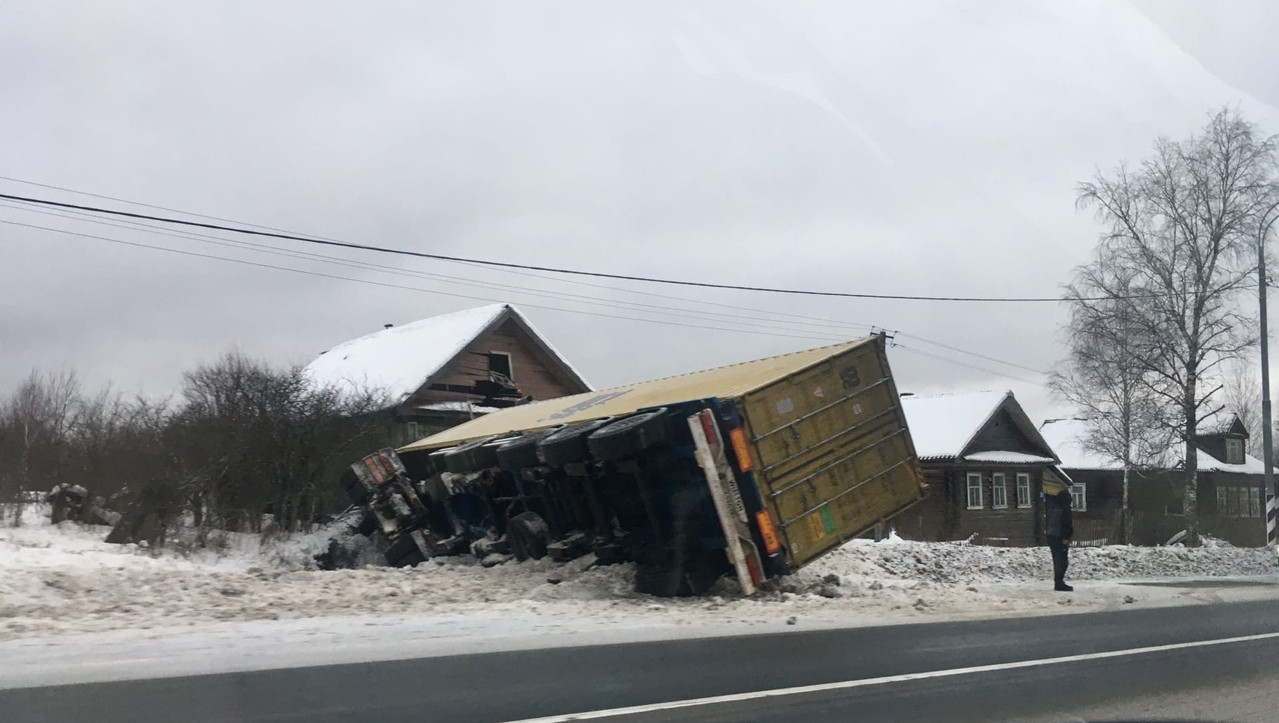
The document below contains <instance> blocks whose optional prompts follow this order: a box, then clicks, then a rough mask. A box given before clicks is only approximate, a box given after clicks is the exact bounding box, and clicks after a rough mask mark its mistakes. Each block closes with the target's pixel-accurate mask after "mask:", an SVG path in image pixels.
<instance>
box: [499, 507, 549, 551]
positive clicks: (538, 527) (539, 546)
mask: <svg viewBox="0 0 1279 723" xmlns="http://www.w3.org/2000/svg"><path fill="white" fill-rule="evenodd" d="M549 538H550V528H549V527H548V526H547V524H546V520H543V519H542V516H541V515H539V514H537V513H536V512H521V513H520V514H518V515H516V516H514V517H512V518H511V519H510V520H509V521H508V522H507V523H506V540H507V542H508V543H510V546H511V554H512V555H514V556H515V559H516V560H519V561H520V562H524V561H525V560H540V559H542V558H543V557H546V545H547V543H548V541H549Z"/></svg>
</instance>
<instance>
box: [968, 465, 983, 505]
mask: <svg viewBox="0 0 1279 723" xmlns="http://www.w3.org/2000/svg"><path fill="white" fill-rule="evenodd" d="M981 508H982V499H981V473H980V472H969V473H968V509H970V510H980V509H981Z"/></svg>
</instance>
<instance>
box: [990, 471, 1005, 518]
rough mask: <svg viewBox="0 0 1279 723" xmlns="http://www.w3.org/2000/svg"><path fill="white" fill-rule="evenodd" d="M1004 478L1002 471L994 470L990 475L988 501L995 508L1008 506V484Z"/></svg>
mask: <svg viewBox="0 0 1279 723" xmlns="http://www.w3.org/2000/svg"><path fill="white" fill-rule="evenodd" d="M1004 479H1005V475H1004V473H1003V472H996V473H994V474H992V475H991V476H990V502H991V506H992V507H994V508H995V509H1005V508H1007V507H1008V485H1007V483H1006V482H1005V481H1004Z"/></svg>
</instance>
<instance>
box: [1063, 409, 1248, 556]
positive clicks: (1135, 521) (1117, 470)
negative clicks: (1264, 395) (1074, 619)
mask: <svg viewBox="0 0 1279 723" xmlns="http://www.w3.org/2000/svg"><path fill="white" fill-rule="evenodd" d="M1089 431H1090V423H1089V422H1088V421H1087V420H1082V419H1054V420H1049V421H1047V422H1045V423H1044V424H1043V426H1042V427H1041V429H1040V432H1041V433H1042V434H1043V436H1044V437H1045V439H1047V440H1048V441H1049V442H1050V443H1051V444H1052V446H1053V449H1055V450H1057V453H1058V454H1059V455H1060V457H1061V462H1062V464H1061V466H1062V469H1063V470H1064V471H1065V473H1066V474H1067V475H1069V477H1070V478H1071V480H1072V481H1073V482H1074V484H1075V485H1076V486H1077V487H1078V488H1080V489H1082V490H1086V499H1087V507H1086V508H1084V509H1077V511H1076V512H1075V519H1076V525H1075V526H1076V529H1077V530H1078V532H1077V533H1076V537H1077V538H1078V539H1089V538H1094V539H1099V540H1106V541H1110V542H1116V541H1120V540H1122V539H1123V536H1122V535H1121V531H1120V524H1121V517H1120V513H1121V510H1122V500H1123V464H1122V463H1121V462H1120V461H1119V460H1118V459H1115V458H1112V457H1107V456H1106V455H1103V454H1099V453H1098V452H1096V451H1095V450H1092V449H1089V448H1088V445H1087V444H1086V443H1085V440H1086V439H1087V437H1088V434H1089ZM1196 432H1197V433H1196V443H1197V446H1198V452H1199V455H1198V456H1199V483H1198V490H1199V529H1200V532H1201V534H1204V535H1208V536H1211V537H1216V538H1218V539H1221V540H1225V541H1227V542H1230V543H1232V544H1235V545H1240V546H1258V545H1264V544H1265V542H1266V528H1265V485H1264V481H1265V478H1264V471H1265V465H1264V464H1263V463H1262V462H1261V460H1259V459H1257V458H1255V457H1252V456H1251V455H1249V454H1247V452H1246V450H1247V448H1248V431H1247V429H1245V428H1244V426H1243V423H1242V422H1240V421H1239V418H1238V416H1237V415H1235V414H1233V413H1221V414H1216V415H1213V416H1211V417H1209V418H1208V419H1205V420H1204V421H1202V422H1200V424H1199V428H1198V429H1197V430H1196ZM1183 458H1184V454H1183V452H1182V450H1181V448H1180V446H1179V445H1178V446H1176V447H1174V448H1172V449H1170V450H1169V451H1168V454H1167V455H1166V456H1165V458H1164V461H1163V463H1162V464H1158V465H1154V466H1150V465H1147V466H1143V467H1141V468H1138V469H1133V470H1130V472H1129V482H1128V488H1129V509H1130V511H1131V513H1132V514H1131V517H1132V528H1131V530H1132V533H1131V537H1130V538H1129V542H1131V543H1132V544H1137V545H1158V544H1162V543H1165V542H1167V541H1168V540H1169V539H1171V538H1172V537H1173V536H1174V535H1176V534H1177V533H1178V532H1180V531H1182V530H1184V529H1185V505H1184V497H1185V484H1186V482H1185V480H1186V475H1185V466H1184V459H1183Z"/></svg>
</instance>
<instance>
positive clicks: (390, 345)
mask: <svg viewBox="0 0 1279 723" xmlns="http://www.w3.org/2000/svg"><path fill="white" fill-rule="evenodd" d="M508 320H511V321H514V322H515V323H516V324H517V325H518V326H520V327H522V328H523V329H524V331H526V332H527V333H528V335H529V336H530V337H531V338H532V340H533V342H534V343H535V344H537V345H538V346H539V347H540V348H541V351H542V352H543V353H544V354H546V355H547V356H548V357H549V358H550V359H551V360H552V361H553V362H554V363H556V364H558V365H559V366H560V367H561V369H562V370H563V371H564V372H565V373H566V374H567V375H568V376H569V377H571V378H572V379H573V380H575V381H577V382H579V383H580V384H581V385H582V386H583V387H584V388H586V389H590V388H591V387H590V385H589V384H587V382H586V380H584V379H583V378H582V376H581V375H580V374H578V372H577V370H576V369H574V368H573V366H572V365H571V364H569V363H568V361H566V360H565V359H564V357H562V356H561V355H560V353H559V352H558V351H556V350H555V348H554V347H552V346H551V345H550V344H549V343H548V342H547V341H546V339H544V338H543V337H542V335H541V334H539V333H538V332H537V330H536V329H534V328H533V326H532V324H529V322H528V320H527V319H525V318H524V315H523V314H521V313H520V312H519V311H518V310H516V309H515V307H513V306H511V305H510V304H491V305H489V306H481V307H478V308H475V309H466V310H463V311H455V312H453V313H451V314H443V315H441V316H433V317H431V318H429V319H422V320H420V321H415V322H413V323H411V324H404V325H403V326H393V327H390V328H387V329H382V330H381V331H377V332H374V333H372V334H368V335H365V336H362V337H360V338H358V339H352V340H351V341H347V342H343V343H341V344H338V345H337V346H335V347H333V348H332V349H330V350H328V351H327V352H324V353H323V354H321V355H320V356H319V357H318V358H316V359H315V360H314V361H312V362H311V363H310V364H307V365H306V367H305V368H303V370H302V373H303V374H304V375H305V376H306V377H307V378H308V379H309V380H310V381H311V382H313V383H315V384H319V385H324V386H335V387H338V388H345V389H353V390H354V389H363V388H377V389H383V390H386V392H387V393H388V394H389V395H390V397H391V399H392V400H393V401H394V403H395V404H399V403H401V402H403V401H404V400H406V399H408V398H409V397H410V396H412V395H413V394H414V393H415V392H417V391H418V390H419V389H421V388H422V387H424V386H426V385H427V384H430V383H431V380H432V377H434V376H435V375H437V374H439V373H440V372H441V371H442V370H443V369H444V368H445V367H447V366H448V365H449V364H450V363H451V362H452V361H453V360H454V359H456V358H457V356H458V355H459V354H461V353H462V351H463V350H464V349H466V347H467V346H469V345H470V344H471V343H472V342H474V341H475V340H476V339H478V338H479V337H480V336H482V335H484V334H486V333H488V332H489V331H492V330H493V329H496V328H497V327H498V326H500V325H501V324H502V323H504V322H506V321H508Z"/></svg>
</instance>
